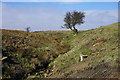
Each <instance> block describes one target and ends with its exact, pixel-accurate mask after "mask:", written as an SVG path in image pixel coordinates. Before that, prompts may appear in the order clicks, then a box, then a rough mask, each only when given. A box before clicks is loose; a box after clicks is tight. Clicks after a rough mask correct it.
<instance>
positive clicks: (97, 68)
mask: <svg viewBox="0 0 120 80" xmlns="http://www.w3.org/2000/svg"><path fill="white" fill-rule="evenodd" d="M117 28H118V24H117V23H115V24H112V25H108V26H103V27H100V28H97V29H94V30H89V31H80V32H79V34H78V35H76V36H75V35H74V34H72V32H70V31H46V32H44V31H40V32H34V33H27V32H24V31H23V32H21V31H11V30H3V32H2V33H3V34H2V35H3V40H2V44H3V47H2V50H3V56H8V57H9V59H8V60H4V61H3V68H4V69H3V70H5V71H3V72H5V73H4V74H5V75H4V76H3V78H9V76H10V77H13V78H18V77H19V76H17V77H16V74H17V75H20V77H21V76H22V77H26V74H29V73H30V74H31V76H30V78H32V77H39V78H40V77H46V74H47V77H48V78H50V77H52V78H53V77H60V78H61V77H116V76H117V73H115V69H116V67H117V64H116V63H117V62H116V60H117V53H118V29H117ZM68 44H69V45H70V48H69V45H68ZM68 50H69V51H68ZM67 51H68V52H67ZM61 53H65V54H61ZM82 54H87V55H88V58H86V59H85V60H84V61H83V62H80V55H82ZM57 55H59V56H58V57H57ZM55 57H57V58H56V59H55V60H54V58H55ZM53 60H54V61H53ZM9 61H11V62H15V63H9ZM51 61H52V62H51ZM49 62H50V64H49ZM46 63H47V64H46ZM8 64H9V65H8ZM48 64H49V68H48V69H50V71H49V70H47V71H44V70H43V71H41V70H39V68H42V69H43V68H44V67H45V66H47V65H48ZM24 69H25V70H24ZM21 70H22V71H21ZM26 70H27V71H26ZM34 70H37V71H35V73H37V74H34ZM16 71H17V73H16ZM9 72H11V73H9ZM23 72H26V73H24V74H25V75H21V73H22V74H23ZM111 72H112V73H111ZM41 73H43V74H41ZM44 73H46V74H44ZM80 74H81V75H80ZM32 75H33V76H32ZM28 77H29V76H28Z"/></svg>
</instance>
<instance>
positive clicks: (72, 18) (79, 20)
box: [64, 11, 85, 34]
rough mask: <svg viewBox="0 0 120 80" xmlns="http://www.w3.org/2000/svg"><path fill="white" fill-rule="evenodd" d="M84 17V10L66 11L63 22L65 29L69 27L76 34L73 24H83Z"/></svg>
mask: <svg viewBox="0 0 120 80" xmlns="http://www.w3.org/2000/svg"><path fill="white" fill-rule="evenodd" d="M84 17H85V13H84V12H80V11H73V12H67V13H66V15H65V18H64V22H65V24H64V27H66V28H67V29H71V30H72V31H74V32H75V33H76V34H77V33H78V30H77V29H76V28H75V26H76V25H81V24H83V23H84V21H83V19H84Z"/></svg>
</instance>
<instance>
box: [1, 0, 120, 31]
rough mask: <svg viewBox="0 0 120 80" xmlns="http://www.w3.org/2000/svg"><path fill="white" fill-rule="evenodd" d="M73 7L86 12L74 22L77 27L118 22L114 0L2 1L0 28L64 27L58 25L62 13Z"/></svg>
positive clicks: (60, 23) (39, 28) (52, 28)
mask: <svg viewBox="0 0 120 80" xmlns="http://www.w3.org/2000/svg"><path fill="white" fill-rule="evenodd" d="M4 1H9V0H4ZM11 1H12V0H11ZM13 1H15V0H13ZM23 1H25V0H23ZM30 1H32V0H30ZM34 1H35V0H34ZM36 1H37V0H36ZM64 1H67V0H64ZM75 1H78V0H75ZM86 1H87V0H86ZM104 1H105V0H104ZM106 1H108V0H106ZM109 1H110V0H109ZM111 1H112V0H111ZM116 1H117V0H116ZM74 10H76V11H84V12H85V20H84V21H85V23H84V24H82V25H81V26H76V27H77V29H79V30H88V29H93V28H97V27H100V26H105V25H109V24H112V23H115V22H118V3H117V2H3V3H2V14H3V15H2V22H3V24H2V28H3V29H10V30H25V28H26V27H28V26H30V27H31V31H47V30H67V29H63V28H61V26H62V25H63V24H64V22H63V20H64V16H65V14H66V12H67V11H74Z"/></svg>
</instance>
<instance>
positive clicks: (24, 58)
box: [2, 30, 69, 80]
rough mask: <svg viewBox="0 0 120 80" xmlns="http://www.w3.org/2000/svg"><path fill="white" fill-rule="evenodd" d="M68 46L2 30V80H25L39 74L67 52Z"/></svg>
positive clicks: (36, 36) (29, 33)
mask: <svg viewBox="0 0 120 80" xmlns="http://www.w3.org/2000/svg"><path fill="white" fill-rule="evenodd" d="M68 49H69V45H67V44H65V43H64V44H60V43H59V42H57V41H56V40H54V39H52V38H50V37H46V36H43V35H39V34H37V33H32V32H25V31H15V30H2V56H3V59H4V58H6V57H7V58H6V59H4V60H3V61H2V63H3V66H2V70H3V76H2V78H3V80H6V79H12V80H16V79H17V80H18V79H20V80H21V79H25V78H26V77H27V76H29V75H34V74H35V73H36V72H38V73H39V72H41V71H42V72H41V73H39V75H40V76H41V77H42V76H44V73H45V71H46V68H47V66H48V64H49V63H50V62H51V61H53V60H54V59H55V58H56V57H57V56H58V55H59V54H63V53H65V52H67V51H68Z"/></svg>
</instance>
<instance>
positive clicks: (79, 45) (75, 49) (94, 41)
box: [48, 23, 119, 78]
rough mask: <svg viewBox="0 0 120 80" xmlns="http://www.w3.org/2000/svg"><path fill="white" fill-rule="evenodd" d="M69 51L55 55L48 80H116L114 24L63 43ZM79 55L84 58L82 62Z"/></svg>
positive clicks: (115, 28)
mask: <svg viewBox="0 0 120 80" xmlns="http://www.w3.org/2000/svg"><path fill="white" fill-rule="evenodd" d="M63 42H68V43H69V44H70V45H71V46H72V47H71V50H70V51H69V52H67V53H65V54H61V55H59V56H58V57H57V58H56V59H55V60H54V62H51V63H50V65H49V66H54V68H53V69H52V72H51V73H50V74H49V75H48V78H55V77H57V78H66V77H67V78H117V77H118V64H119V60H118V23H115V24H111V25H108V26H103V27H100V28H97V29H93V30H88V31H82V32H79V34H78V35H76V36H73V37H69V38H66V39H64V40H63ZM81 55H88V57H87V58H85V59H84V60H83V61H82V62H81V61H80V56H81Z"/></svg>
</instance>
